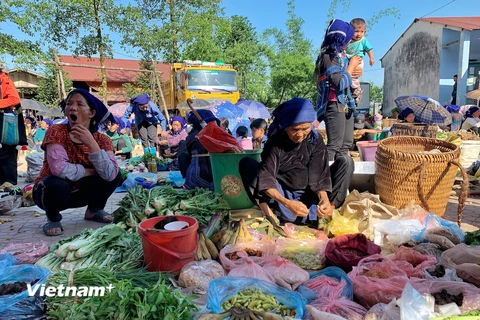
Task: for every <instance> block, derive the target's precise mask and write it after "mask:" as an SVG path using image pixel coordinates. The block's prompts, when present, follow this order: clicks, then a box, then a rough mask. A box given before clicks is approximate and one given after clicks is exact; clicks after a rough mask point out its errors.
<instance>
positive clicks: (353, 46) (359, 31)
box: [346, 18, 375, 106]
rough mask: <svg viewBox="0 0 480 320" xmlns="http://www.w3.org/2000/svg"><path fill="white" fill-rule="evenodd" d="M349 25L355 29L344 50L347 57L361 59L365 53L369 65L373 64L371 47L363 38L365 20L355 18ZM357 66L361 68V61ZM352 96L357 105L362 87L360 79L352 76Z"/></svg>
mask: <svg viewBox="0 0 480 320" xmlns="http://www.w3.org/2000/svg"><path fill="white" fill-rule="evenodd" d="M350 25H351V26H352V27H353V29H354V30H355V33H354V34H353V38H352V41H351V42H350V44H349V45H348V47H347V50H346V53H347V58H348V59H350V58H352V57H354V56H357V57H360V58H362V59H363V57H364V56H365V54H366V55H368V58H369V64H370V66H373V64H374V63H375V59H374V57H373V47H372V45H371V44H370V42H368V40H367V38H365V33H366V23H365V20H363V19H362V18H355V19H353V20H352V21H350ZM359 67H360V68H362V69H363V61H362V63H361V64H360V66H359ZM352 96H353V98H354V99H355V104H356V105H357V106H358V104H359V102H360V100H361V98H362V89H361V88H360V81H359V80H358V78H353V77H352Z"/></svg>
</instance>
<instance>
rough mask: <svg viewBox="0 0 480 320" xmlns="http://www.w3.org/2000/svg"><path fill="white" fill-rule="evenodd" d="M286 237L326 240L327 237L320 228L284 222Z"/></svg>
mask: <svg viewBox="0 0 480 320" xmlns="http://www.w3.org/2000/svg"><path fill="white" fill-rule="evenodd" d="M283 230H284V231H285V234H286V235H287V237H288V238H292V239H297V240H303V239H319V240H327V239H328V237H327V236H326V235H325V232H323V231H322V230H317V229H313V228H309V227H307V226H298V225H296V224H293V223H285V226H284V227H283Z"/></svg>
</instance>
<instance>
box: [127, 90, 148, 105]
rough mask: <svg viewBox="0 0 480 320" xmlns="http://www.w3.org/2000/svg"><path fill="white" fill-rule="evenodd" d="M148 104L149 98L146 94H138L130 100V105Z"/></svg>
mask: <svg viewBox="0 0 480 320" xmlns="http://www.w3.org/2000/svg"><path fill="white" fill-rule="evenodd" d="M148 102H150V96H149V95H148V94H146V93H143V94H139V95H138V96H136V97H134V98H132V99H130V103H134V104H139V105H140V104H147V103H148Z"/></svg>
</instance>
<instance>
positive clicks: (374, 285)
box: [348, 254, 408, 309]
mask: <svg viewBox="0 0 480 320" xmlns="http://www.w3.org/2000/svg"><path fill="white" fill-rule="evenodd" d="M348 277H349V278H350V279H351V280H352V284H353V292H354V294H355V297H356V299H357V300H358V301H359V302H360V304H361V305H363V306H364V307H366V308H368V309H369V308H371V307H372V306H374V305H376V304H377V303H379V302H382V303H390V301H392V300H393V299H394V298H397V299H398V298H400V296H401V295H402V291H403V288H404V287H405V284H406V283H407V282H408V276H407V274H406V273H405V271H403V270H402V269H400V268H399V267H398V266H397V265H396V264H395V262H393V261H392V260H390V259H388V258H387V257H384V256H382V255H379V254H375V255H372V256H369V257H366V258H364V259H362V260H360V262H359V263H358V266H356V267H353V270H352V271H351V272H350V273H349V274H348Z"/></svg>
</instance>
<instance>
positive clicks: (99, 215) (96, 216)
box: [84, 210, 113, 223]
mask: <svg viewBox="0 0 480 320" xmlns="http://www.w3.org/2000/svg"><path fill="white" fill-rule="evenodd" d="M109 215H110V213H108V212H106V211H105V210H98V211H97V212H96V213H95V214H94V215H93V216H92V217H91V218H84V219H85V220H89V221H95V222H100V223H112V222H113V220H111V221H107V220H104V219H103V218H104V217H106V216H109Z"/></svg>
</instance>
